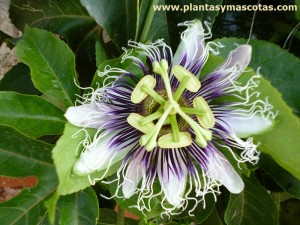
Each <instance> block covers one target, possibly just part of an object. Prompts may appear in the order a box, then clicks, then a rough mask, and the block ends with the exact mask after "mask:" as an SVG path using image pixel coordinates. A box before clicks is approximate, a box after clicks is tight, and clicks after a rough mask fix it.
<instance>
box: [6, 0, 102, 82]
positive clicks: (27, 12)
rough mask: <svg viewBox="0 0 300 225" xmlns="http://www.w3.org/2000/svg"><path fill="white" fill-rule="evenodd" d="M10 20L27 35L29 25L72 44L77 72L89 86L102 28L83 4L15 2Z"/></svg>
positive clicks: (56, 0)
mask: <svg viewBox="0 0 300 225" xmlns="http://www.w3.org/2000/svg"><path fill="white" fill-rule="evenodd" d="M9 12H10V18H11V20H12V22H13V24H14V25H15V26H16V27H17V28H18V29H20V30H21V31H24V28H25V25H26V24H27V25H29V26H30V27H38V28H42V29H45V30H48V31H51V32H52V33H54V34H57V36H59V37H60V38H62V39H63V40H64V41H66V42H67V43H68V45H69V46H70V48H71V49H72V50H73V52H74V54H75V56H76V68H77V71H78V73H79V74H80V75H82V76H81V77H80V81H81V82H82V84H83V85H89V84H90V81H91V78H90V76H92V75H93V74H94V72H95V70H96V66H95V43H96V41H97V40H98V37H99V35H100V32H101V28H100V27H99V26H98V25H97V23H96V22H95V20H94V19H93V18H92V17H90V16H89V14H88V12H87V11H86V10H85V8H84V7H83V6H82V5H81V3H80V0H72V1H60V0H51V1H40V0H30V2H28V1H26V0H11V4H10V11H9Z"/></svg>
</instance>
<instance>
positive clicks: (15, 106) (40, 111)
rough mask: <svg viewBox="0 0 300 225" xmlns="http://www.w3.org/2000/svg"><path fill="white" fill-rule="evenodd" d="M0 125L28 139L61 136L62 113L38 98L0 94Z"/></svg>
mask: <svg viewBox="0 0 300 225" xmlns="http://www.w3.org/2000/svg"><path fill="white" fill-rule="evenodd" d="M0 108H1V111H0V124H2V125H10V126H12V127H14V128H16V129H18V130H19V131H21V132H22V133H24V134H26V135H28V136H30V137H40V136H43V135H51V134H61V133H62V131H63V129H64V124H65V122H66V120H65V118H64V116H63V112H62V111H61V110H60V109H58V108H56V107H55V106H53V105H52V104H51V103H49V102H47V101H46V100H44V99H43V98H41V97H39V96H33V95H23V94H19V93H16V92H0Z"/></svg>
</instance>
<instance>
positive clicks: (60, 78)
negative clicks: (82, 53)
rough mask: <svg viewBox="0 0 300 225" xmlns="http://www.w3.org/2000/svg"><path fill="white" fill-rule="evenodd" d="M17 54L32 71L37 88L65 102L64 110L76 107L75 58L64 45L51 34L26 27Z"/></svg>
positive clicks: (77, 89)
mask: <svg viewBox="0 0 300 225" xmlns="http://www.w3.org/2000/svg"><path fill="white" fill-rule="evenodd" d="M16 53H17V55H18V57H19V59H20V60H21V61H22V62H23V63H25V64H27V65H28V66H29V67H30V70H31V77H32V81H33V83H34V85H35V87H36V88H38V89H39V90H40V91H41V92H42V93H44V94H45V95H46V96H48V97H50V98H54V99H57V100H58V101H61V102H63V103H64V105H65V107H68V106H71V105H73V103H74V102H75V99H76V96H75V95H76V94H79V88H78V87H77V86H76V84H75V82H76V71H75V58H74V55H73V53H72V51H71V50H70V49H69V48H68V46H67V45H66V44H65V43H64V42H63V41H61V40H59V39H58V38H56V37H54V36H53V34H52V33H50V32H47V31H44V30H40V29H37V28H29V27H27V28H26V29H25V33H24V36H23V38H22V40H21V41H20V42H19V43H18V44H17V50H16Z"/></svg>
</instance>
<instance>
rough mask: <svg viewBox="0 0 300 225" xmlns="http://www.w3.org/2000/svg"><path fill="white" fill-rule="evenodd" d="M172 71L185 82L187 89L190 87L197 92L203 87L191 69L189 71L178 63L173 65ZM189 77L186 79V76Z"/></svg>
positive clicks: (190, 89)
mask: <svg viewBox="0 0 300 225" xmlns="http://www.w3.org/2000/svg"><path fill="white" fill-rule="evenodd" d="M172 72H173V74H174V76H175V77H176V78H177V79H178V80H179V81H180V82H182V83H184V86H185V88H186V89H188V90H189V91H191V92H197V91H198V90H199V89H200V87H201V83H200V81H199V80H198V78H197V77H196V76H195V75H194V74H192V73H191V72H190V71H188V70H187V69H185V68H184V67H183V66H180V65H176V66H174V67H173V69H172ZM187 77H188V78H189V79H188V81H189V82H187V81H185V82H183V81H184V79H185V78H187Z"/></svg>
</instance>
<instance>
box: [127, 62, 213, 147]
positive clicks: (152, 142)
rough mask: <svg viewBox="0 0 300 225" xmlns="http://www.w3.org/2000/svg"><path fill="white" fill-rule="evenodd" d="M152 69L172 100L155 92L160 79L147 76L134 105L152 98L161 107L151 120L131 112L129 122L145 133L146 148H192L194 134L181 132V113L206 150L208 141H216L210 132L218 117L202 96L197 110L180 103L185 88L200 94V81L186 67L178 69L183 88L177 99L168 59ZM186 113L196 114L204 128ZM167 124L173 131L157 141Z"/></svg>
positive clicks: (175, 70)
mask: <svg viewBox="0 0 300 225" xmlns="http://www.w3.org/2000/svg"><path fill="white" fill-rule="evenodd" d="M152 67H153V71H154V72H155V73H156V74H158V75H161V77H162V79H163V82H164V85H165V89H166V92H167V97H168V100H165V99H164V98H163V97H161V96H160V95H159V94H158V93H157V92H155V91H154V87H155V85H156V79H155V78H154V77H152V76H151V75H147V76H145V77H144V78H143V79H142V80H141V81H140V82H139V83H138V84H137V86H136V88H135V89H134V91H133V92H132V95H131V100H132V102H133V103H139V102H141V101H143V99H145V98H146V97H147V96H148V95H149V96H151V97H152V98H153V99H154V100H156V101H157V102H158V103H159V104H160V105H161V107H159V109H158V110H157V111H156V112H154V113H152V114H150V115H148V116H147V117H143V116H140V115H138V114H134V113H131V114H130V116H129V117H128V119H127V120H128V123H129V124H130V125H132V126H133V127H135V128H136V129H138V130H140V131H142V132H143V133H145V134H144V135H143V136H142V137H141V138H140V145H141V146H145V149H146V150H147V151H152V150H153V149H154V148H155V147H156V146H157V144H158V145H159V147H161V148H181V147H185V146H188V145H190V144H191V143H192V139H191V135H190V134H189V133H186V132H181V131H180V129H179V127H178V122H177V118H176V114H177V113H178V114H179V115H180V116H181V117H182V119H184V120H185V121H186V122H187V123H188V124H189V125H190V127H191V128H192V130H193V131H194V133H195V135H196V138H195V140H196V143H197V144H198V145H199V146H200V147H203V148H205V147H206V146H207V141H210V140H211V139H212V132H211V131H210V130H208V128H212V127H213V126H214V124H215V117H214V115H213V114H212V112H211V110H210V108H209V106H208V104H207V103H206V101H205V100H204V99H203V98H200V97H199V98H196V99H195V100H194V103H193V104H194V108H189V107H181V106H180V105H179V103H177V101H178V100H179V99H180V97H181V95H182V93H183V92H184V90H185V89H187V90H189V91H191V92H197V91H198V90H199V89H200V87H201V83H200V81H199V80H198V78H197V77H196V76H195V75H194V74H192V73H191V72H190V71H188V70H187V69H185V68H184V67H182V66H179V65H176V66H174V67H173V70H172V72H173V73H174V75H175V77H176V78H177V79H178V81H179V82H180V85H179V87H178V88H177V90H176V92H175V94H174V96H173V94H172V89H171V83H170V78H169V72H168V69H169V65H168V61H167V60H165V59H162V60H161V61H160V62H158V61H154V62H153V63H152ZM186 113H188V114H194V115H196V116H197V118H198V120H199V121H200V124H201V125H202V127H201V126H200V125H199V124H198V123H197V122H196V121H194V120H193V119H192V118H190V117H189V116H188V115H187V114H186ZM156 119H158V121H157V123H156V124H155V125H154V124H153V123H152V122H153V121H154V120H156ZM167 124H171V128H172V132H171V133H169V134H166V135H163V136H161V137H160V138H159V140H158V142H157V138H158V135H159V132H160V130H161V128H162V126H164V125H167ZM143 126H145V127H143ZM146 126H147V127H146ZM203 127H204V128H203ZM205 128H207V129H205Z"/></svg>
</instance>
